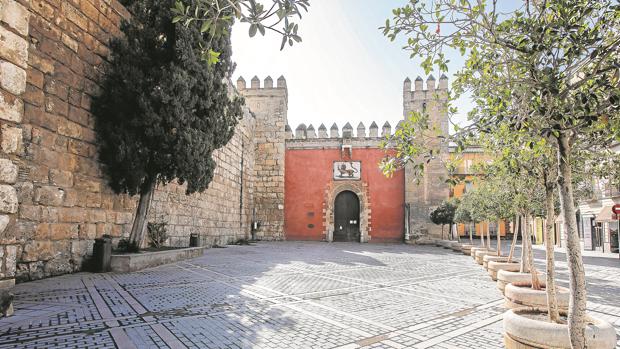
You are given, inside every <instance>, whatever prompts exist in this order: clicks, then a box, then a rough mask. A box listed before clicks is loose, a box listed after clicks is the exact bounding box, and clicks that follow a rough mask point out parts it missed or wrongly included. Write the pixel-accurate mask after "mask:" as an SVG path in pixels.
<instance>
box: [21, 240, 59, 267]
mask: <svg viewBox="0 0 620 349" xmlns="http://www.w3.org/2000/svg"><path fill="white" fill-rule="evenodd" d="M53 257H54V253H53V252H52V243H51V241H40V240H34V241H27V242H26V244H24V250H23V251H22V255H21V258H20V262H34V261H38V260H41V261H45V260H50V259H52V258H53Z"/></svg>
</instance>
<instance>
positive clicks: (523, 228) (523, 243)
mask: <svg viewBox="0 0 620 349" xmlns="http://www.w3.org/2000/svg"><path fill="white" fill-rule="evenodd" d="M527 231H528V227H527V216H523V224H521V269H520V270H519V271H520V272H522V273H528V272H529V269H528V268H527V267H528V260H527V249H528V247H529V244H528V243H527V239H528V234H527Z"/></svg>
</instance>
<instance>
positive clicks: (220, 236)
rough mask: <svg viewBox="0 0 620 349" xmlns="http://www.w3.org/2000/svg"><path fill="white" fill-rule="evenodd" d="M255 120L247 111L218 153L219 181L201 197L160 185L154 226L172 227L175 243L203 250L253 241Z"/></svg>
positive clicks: (177, 187) (155, 198) (175, 186)
mask: <svg viewBox="0 0 620 349" xmlns="http://www.w3.org/2000/svg"><path fill="white" fill-rule="evenodd" d="M254 124H255V119H254V116H253V115H252V114H251V113H250V112H249V111H247V110H246V113H245V116H244V118H243V120H242V121H241V122H240V124H239V125H237V130H236V132H235V135H234V136H233V138H232V139H231V140H230V141H229V142H228V144H227V145H226V146H224V147H223V148H221V149H218V150H216V151H215V152H214V153H213V159H214V160H215V161H216V163H217V168H216V169H215V174H214V176H213V181H212V182H211V183H210V184H209V188H208V189H207V190H205V191H204V192H203V193H200V194H192V195H185V185H178V184H169V185H166V186H163V187H162V186H160V187H158V188H157V191H156V192H155V194H154V195H153V204H152V206H151V211H150V218H149V221H152V222H157V221H162V220H163V221H165V222H167V223H168V236H169V237H170V238H169V241H168V242H169V244H170V245H171V246H187V245H188V243H189V235H190V234H191V233H196V234H199V235H200V241H201V245H207V246H212V245H225V244H227V243H231V242H234V241H236V240H238V239H242V238H250V233H251V230H250V229H251V222H252V207H253V199H254V172H253V170H254V143H253V138H254V127H255V125H254Z"/></svg>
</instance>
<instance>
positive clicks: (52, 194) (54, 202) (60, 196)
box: [34, 186, 65, 206]
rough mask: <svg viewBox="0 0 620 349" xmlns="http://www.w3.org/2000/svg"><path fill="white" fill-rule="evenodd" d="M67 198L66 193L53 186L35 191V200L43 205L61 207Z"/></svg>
mask: <svg viewBox="0 0 620 349" xmlns="http://www.w3.org/2000/svg"><path fill="white" fill-rule="evenodd" d="M64 198H65V191H64V190H62V189H60V188H58V187H53V186H43V187H39V188H37V189H36V190H35V194H34V200H35V201H36V202H38V203H39V204H41V205H49V206H60V205H62V202H63V200H64Z"/></svg>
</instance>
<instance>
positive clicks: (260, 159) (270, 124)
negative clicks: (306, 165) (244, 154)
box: [237, 76, 288, 240]
mask: <svg viewBox="0 0 620 349" xmlns="http://www.w3.org/2000/svg"><path fill="white" fill-rule="evenodd" d="M237 89H238V90H239V93H241V95H243V96H244V97H245V99H246V106H247V107H248V108H250V110H251V111H252V113H253V114H254V115H255V116H256V132H255V138H254V147H255V163H254V176H255V177H256V178H257V179H260V180H257V181H256V183H255V186H254V203H255V210H256V211H255V219H256V221H257V222H259V224H260V226H259V229H258V230H257V231H256V238H258V239H264V240H283V239H284V238H285V236H284V157H285V156H284V155H285V154H284V148H285V145H284V143H285V140H286V130H285V129H286V125H287V110H288V89H287V87H286V80H285V79H284V77H282V76H281V77H280V78H278V81H277V86H276V87H274V85H273V80H272V79H271V77H267V78H265V82H264V85H263V87H261V84H260V80H259V79H258V77H256V76H255V77H254V78H252V80H251V83H250V88H247V86H246V83H245V80H244V79H243V78H242V77H240V78H239V80H238V81H237Z"/></svg>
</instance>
